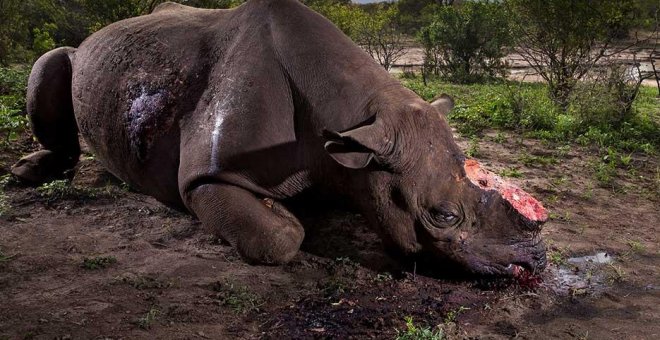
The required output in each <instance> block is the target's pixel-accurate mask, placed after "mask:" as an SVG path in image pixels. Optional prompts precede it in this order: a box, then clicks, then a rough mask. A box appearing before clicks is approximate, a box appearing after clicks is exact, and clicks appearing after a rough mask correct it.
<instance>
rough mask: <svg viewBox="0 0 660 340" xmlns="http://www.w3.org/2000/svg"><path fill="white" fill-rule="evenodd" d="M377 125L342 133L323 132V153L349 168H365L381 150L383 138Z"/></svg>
mask: <svg viewBox="0 0 660 340" xmlns="http://www.w3.org/2000/svg"><path fill="white" fill-rule="evenodd" d="M380 131H381V129H379V128H378V124H377V123H373V124H370V125H365V126H361V127H357V128H354V129H350V130H347V131H344V132H336V131H330V130H323V137H325V139H327V140H328V141H327V142H326V143H325V145H324V147H325V151H327V152H328V154H330V157H332V159H334V160H335V161H336V162H337V163H339V164H341V165H343V166H345V167H347V168H350V169H362V168H366V167H367V166H368V165H369V163H371V161H373V160H374V158H375V157H376V155H377V152H378V150H382V147H381V146H382V144H383V136H382V133H381V132H380Z"/></svg>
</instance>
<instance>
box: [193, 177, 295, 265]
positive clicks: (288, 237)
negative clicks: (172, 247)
mask: <svg viewBox="0 0 660 340" xmlns="http://www.w3.org/2000/svg"><path fill="white" fill-rule="evenodd" d="M188 197H189V202H188V206H189V208H191V209H192V210H193V211H194V213H195V215H197V218H199V220H200V221H201V222H202V226H203V227H204V228H205V229H206V230H208V231H209V232H212V233H213V234H215V235H217V236H219V237H222V238H223V239H225V240H226V241H228V242H229V243H230V244H231V245H232V246H233V247H235V248H236V249H237V250H238V253H239V254H240V255H241V256H242V257H243V258H244V259H245V260H246V261H247V262H248V263H253V264H282V263H286V262H288V261H290V260H291V259H292V258H293V256H294V255H295V254H296V253H297V252H298V249H299V248H300V244H301V243H302V240H303V238H304V237H305V231H304V230H303V227H302V226H301V225H300V222H299V221H298V219H297V218H296V217H295V216H293V215H292V214H291V213H290V212H289V211H288V210H286V208H284V206H282V205H281V204H279V203H277V202H275V201H273V200H270V199H259V198H257V197H255V196H254V195H253V194H252V193H251V192H249V191H247V190H244V189H241V188H239V187H236V186H233V185H225V184H217V183H214V184H206V185H202V186H199V187H197V188H196V189H195V190H194V191H193V192H192V193H191V194H190V196H188Z"/></svg>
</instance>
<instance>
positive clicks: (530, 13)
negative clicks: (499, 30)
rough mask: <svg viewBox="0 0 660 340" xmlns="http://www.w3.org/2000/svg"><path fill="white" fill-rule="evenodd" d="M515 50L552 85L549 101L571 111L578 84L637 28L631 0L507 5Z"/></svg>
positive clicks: (526, 0) (537, 0)
mask: <svg viewBox="0 0 660 340" xmlns="http://www.w3.org/2000/svg"><path fill="white" fill-rule="evenodd" d="M506 4H507V7H508V9H510V16H511V17H512V18H513V19H514V20H513V23H514V24H515V32H516V40H517V41H516V50H517V52H518V53H519V54H520V56H521V57H522V58H523V59H524V60H525V61H526V62H527V63H529V64H530V66H531V67H532V68H533V69H534V70H535V71H536V72H537V73H538V74H539V75H540V76H541V77H542V78H543V80H545V81H546V82H547V83H548V90H549V94H550V98H551V99H552V100H553V101H555V103H557V105H558V106H559V107H560V108H561V109H562V110H566V109H567V108H568V106H569V102H570V97H571V94H572V92H573V90H574V88H575V86H576V85H577V84H578V81H579V80H580V79H582V78H583V77H584V76H585V75H587V74H588V73H589V72H590V71H591V70H592V69H593V68H594V66H596V65H597V64H598V62H599V61H600V60H601V59H602V58H603V57H604V56H605V55H606V54H607V53H606V52H608V53H611V52H609V51H608V48H609V47H610V43H611V42H612V40H613V39H614V38H615V37H617V36H619V35H621V32H627V31H628V28H629V27H630V25H631V24H632V23H633V14H634V12H635V11H634V6H633V2H632V1H574V0H549V1H546V0H507V1H506Z"/></svg>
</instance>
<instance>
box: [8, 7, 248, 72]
mask: <svg viewBox="0 0 660 340" xmlns="http://www.w3.org/2000/svg"><path fill="white" fill-rule="evenodd" d="M165 1H166V0H103V1H99V0H58V1H54V0H26V1H24V0H2V1H0V22H1V23H2V25H0V64H5V65H6V64H8V63H10V62H26V61H32V60H34V59H35V58H36V57H38V56H39V55H41V54H42V53H43V52H45V51H47V50H50V49H52V48H53V47H56V46H64V45H69V46H77V45H78V44H80V43H81V42H82V41H83V40H84V39H85V38H86V37H87V36H88V35H89V34H91V33H93V32H95V31H97V30H99V29H100V28H102V27H104V26H106V25H108V24H110V23H112V22H115V21H118V20H122V19H126V18H130V17H134V16H138V15H142V14H147V13H149V12H151V11H152V10H153V9H154V8H155V7H156V6H157V5H159V4H160V3H163V2H165ZM174 1H175V2H179V3H182V4H186V5H190V6H195V7H205V8H229V7H233V6H236V5H239V4H241V3H243V2H245V0H174Z"/></svg>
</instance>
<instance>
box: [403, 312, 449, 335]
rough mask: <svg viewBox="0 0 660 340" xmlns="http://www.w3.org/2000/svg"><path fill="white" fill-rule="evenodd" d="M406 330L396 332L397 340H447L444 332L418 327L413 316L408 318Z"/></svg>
mask: <svg viewBox="0 0 660 340" xmlns="http://www.w3.org/2000/svg"><path fill="white" fill-rule="evenodd" d="M405 320H406V329H405V330H397V331H396V337H395V339H396V340H442V339H444V338H445V336H444V333H443V332H442V330H439V329H438V330H433V329H430V328H428V327H420V326H416V325H415V324H414V323H413V319H412V317H411V316H406V317H405Z"/></svg>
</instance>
